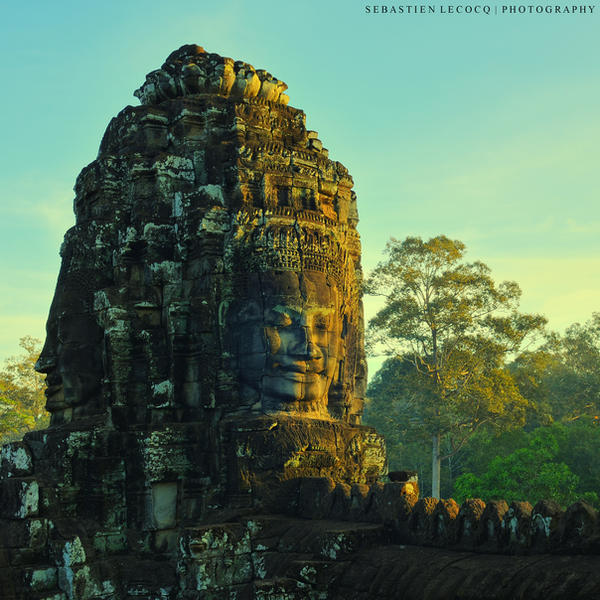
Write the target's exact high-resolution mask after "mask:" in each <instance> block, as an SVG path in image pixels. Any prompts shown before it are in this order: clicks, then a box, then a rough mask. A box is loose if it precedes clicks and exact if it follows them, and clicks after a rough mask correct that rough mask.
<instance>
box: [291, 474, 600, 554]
mask: <svg viewBox="0 0 600 600" xmlns="http://www.w3.org/2000/svg"><path fill="white" fill-rule="evenodd" d="M290 485H292V484H291V483H290ZM293 486H294V489H293V491H292V490H290V491H291V492H292V493H291V494H289V495H288V498H293V500H292V501H291V502H290V504H289V509H290V513H291V514H293V515H294V516H299V517H304V518H310V519H335V520H343V521H355V522H371V523H383V524H384V525H385V528H386V531H387V532H388V534H389V538H388V539H389V541H390V542H393V543H400V544H411V545H420V546H433V547H438V548H448V549H456V550H469V551H473V552H482V553H500V554H541V553H557V554H579V553H586V554H600V522H599V519H598V513H597V511H596V510H595V509H594V508H593V507H592V506H591V505H589V504H588V503H586V502H584V501H579V502H576V503H574V504H572V505H571V506H569V507H568V508H567V509H566V510H562V509H561V507H560V506H559V505H558V504H556V503H555V502H552V501H548V500H541V501H540V502H538V503H537V504H536V505H535V506H533V507H532V506H531V504H529V503H528V502H512V503H510V504H509V503H507V502H506V501H504V500H494V501H490V502H488V503H487V504H486V503H485V502H484V501H483V500H480V499H478V498H475V499H468V500H465V501H464V502H463V503H462V504H461V505H458V504H457V503H456V502H455V501H454V500H452V499H449V500H437V499H435V498H421V499H418V492H417V493H415V492H416V491H417V490H416V487H417V486H415V484H414V483H412V482H402V481H392V482H389V483H385V484H382V483H379V482H377V483H374V484H373V485H371V486H367V485H359V484H355V485H353V486H349V485H346V484H343V483H338V484H334V482H333V481H332V480H331V479H328V478H325V477H319V478H302V479H299V480H296V481H295V482H294V483H293Z"/></svg>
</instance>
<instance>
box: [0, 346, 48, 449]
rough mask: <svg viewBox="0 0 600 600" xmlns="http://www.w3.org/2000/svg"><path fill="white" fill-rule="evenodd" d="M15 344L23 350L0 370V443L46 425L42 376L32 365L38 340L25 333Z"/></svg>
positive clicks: (36, 355) (37, 353) (38, 350)
mask: <svg viewBox="0 0 600 600" xmlns="http://www.w3.org/2000/svg"><path fill="white" fill-rule="evenodd" d="M19 345H20V346H21V348H22V349H23V351H24V353H23V354H22V355H21V356H17V357H11V358H9V359H7V360H6V361H5V363H4V368H3V369H2V370H0V444H4V443H6V442H10V441H13V440H17V439H20V438H21V437H23V434H25V433H27V431H31V430H32V429H40V428H43V427H46V426H47V425H48V422H49V415H48V413H47V412H46V410H45V408H44V407H45V404H46V398H45V396H44V389H45V384H44V376H43V375H40V374H39V373H36V371H35V370H34V368H33V367H34V364H35V361H36V360H37V357H38V356H39V354H40V345H41V344H40V341H39V340H37V339H35V338H32V337H30V336H26V337H23V338H21V340H20V343H19Z"/></svg>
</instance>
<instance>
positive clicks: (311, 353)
mask: <svg viewBox="0 0 600 600" xmlns="http://www.w3.org/2000/svg"><path fill="white" fill-rule="evenodd" d="M320 355H321V352H320V350H319V347H318V346H317V345H316V344H313V343H312V342H311V341H309V342H308V343H307V344H306V356H308V358H319V356H320Z"/></svg>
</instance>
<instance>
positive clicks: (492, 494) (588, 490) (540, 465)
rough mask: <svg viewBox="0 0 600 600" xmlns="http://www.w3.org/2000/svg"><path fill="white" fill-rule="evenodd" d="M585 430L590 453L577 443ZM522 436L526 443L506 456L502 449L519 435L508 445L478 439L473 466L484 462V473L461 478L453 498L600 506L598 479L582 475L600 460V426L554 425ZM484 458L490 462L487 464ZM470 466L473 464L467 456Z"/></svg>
mask: <svg viewBox="0 0 600 600" xmlns="http://www.w3.org/2000/svg"><path fill="white" fill-rule="evenodd" d="M583 430H585V434H586V435H585V436H584V437H585V439H586V442H592V444H591V447H590V448H589V450H587V449H585V450H584V452H583V454H580V450H581V448H582V447H581V445H579V444H578V443H577V440H578V439H580V438H581V435H582V433H584V431H583ZM522 435H523V436H524V438H525V440H524V441H525V444H524V445H523V446H522V447H518V448H515V449H514V450H513V451H512V452H510V453H509V454H503V453H502V451H501V449H502V448H503V447H504V449H506V447H507V445H508V446H510V445H511V443H512V444H514V442H515V441H516V438H515V437H513V439H512V440H504V441H503V442H499V439H498V438H496V439H494V438H493V437H488V439H480V440H474V442H475V443H473V444H471V445H470V448H469V449H468V451H467V452H470V453H471V454H472V455H475V460H474V461H473V459H471V464H470V466H471V467H473V466H475V464H477V462H479V464H480V465H485V470H483V469H482V470H478V469H473V470H472V471H469V472H465V473H464V474H463V475H461V476H459V477H458V478H457V479H456V481H455V482H454V493H453V496H454V498H455V499H456V500H457V501H458V502H462V501H463V500H464V499H465V498H473V497H477V498H482V499H483V500H486V501H489V500H493V499H499V498H504V499H505V500H507V501H508V502H512V501H515V500H520V501H528V502H531V503H532V504H535V503H536V502H537V501H538V500H541V499H549V500H554V501H555V502H558V503H559V504H561V505H563V506H566V505H568V504H571V503H573V502H575V501H576V500H578V499H580V498H584V499H586V500H587V501H588V502H591V503H593V504H596V505H598V495H597V493H596V491H595V490H597V489H598V487H595V486H596V484H597V476H595V475H592V474H591V473H589V474H588V476H587V477H583V476H581V475H580V473H581V474H582V475H583V474H584V473H585V472H586V468H587V466H588V464H589V463H588V461H589V460H591V459H592V458H593V456H594V455H595V456H597V454H595V453H597V452H598V449H600V429H599V428H598V427H595V426H592V425H590V424H588V425H584V426H577V427H572V426H565V425H562V424H554V425H552V426H549V427H538V428H537V429H535V430H534V431H532V432H531V433H529V434H525V433H524V432H523V433H522ZM502 437H503V436H500V438H502ZM477 442H479V444H478V443H477ZM507 442H508V444H507ZM477 446H479V447H477ZM494 448H495V451H493V449H494ZM477 455H478V456H477ZM482 455H483V456H485V457H487V460H485V458H484V459H483V460H482ZM466 463H469V459H468V458H467V460H466ZM486 463H487V464H486ZM586 463H588V464H586ZM594 470H595V471H597V470H596V469H594Z"/></svg>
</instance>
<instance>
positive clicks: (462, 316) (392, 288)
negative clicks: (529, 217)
mask: <svg viewBox="0 0 600 600" xmlns="http://www.w3.org/2000/svg"><path fill="white" fill-rule="evenodd" d="M464 252H465V246H464V244H463V243H462V242H460V241H458V240H450V239H448V238H447V237H445V236H438V237H435V238H432V239H430V240H428V241H426V242H424V241H423V240H422V239H421V238H418V237H409V238H406V240H404V241H402V242H401V241H399V240H395V239H393V238H392V239H391V240H390V242H388V244H387V246H386V254H387V259H386V260H384V261H383V262H381V263H380V264H379V265H378V266H377V267H376V268H375V269H374V271H373V272H372V273H371V275H370V276H369V278H368V279H367V282H366V292H367V293H369V294H375V295H379V296H383V298H384V299H385V301H384V306H383V308H382V309H381V310H379V311H378V312H377V314H376V315H375V317H373V318H372V319H371V320H370V322H369V333H370V341H369V347H370V349H371V351H375V352H377V351H378V350H383V352H384V353H386V354H388V355H392V356H394V355H395V356H398V357H402V358H404V359H405V360H409V361H410V363H411V365H412V369H411V370H410V371H409V372H407V374H406V376H405V377H404V380H403V382H402V385H401V386H400V388H401V389H402V393H403V395H404V403H405V404H406V405H408V406H410V408H411V410H412V411H413V413H414V415H415V416H416V417H417V418H418V421H419V426H420V427H422V428H424V429H426V430H427V431H428V433H429V435H430V436H431V440H432V496H434V497H438V498H439V493H440V464H441V461H442V460H443V459H444V458H447V457H448V456H451V455H453V454H454V453H456V452H457V451H458V450H459V449H460V448H461V447H462V445H463V444H464V443H465V442H466V441H467V439H468V438H469V437H470V436H471V435H472V434H473V433H474V432H475V431H477V429H479V428H480V427H481V426H482V425H485V424H495V425H501V426H507V425H509V424H511V423H512V424H522V423H523V422H524V416H525V407H526V405H527V401H526V400H525V398H523V396H522V395H521V394H520V393H519V391H518V389H517V386H516V385H515V382H514V380H513V378H512V376H511V375H510V373H509V372H508V370H507V369H505V368H504V366H505V361H506V359H507V357H508V356H509V355H511V354H512V353H515V352H517V351H518V350H519V348H520V347H521V346H522V345H523V342H524V341H525V339H526V338H527V337H528V336H530V335H531V334H532V333H533V332H534V331H537V330H540V329H541V328H542V327H543V326H544V324H545V322H546V320H545V319H544V318H543V317H541V316H539V315H528V314H522V313H519V312H518V310H517V309H518V304H519V298H520V295H521V291H520V289H519V286H518V285H517V284H516V283H515V282H508V281H505V282H503V283H501V284H499V285H498V284H496V283H495V282H494V281H493V279H492V278H491V276H490V269H489V268H488V267H487V266H486V265H485V264H483V263H482V262H472V263H466V262H464V261H463V255H464ZM442 436H447V437H448V439H449V441H450V450H449V452H448V453H446V455H445V456H444V455H442V452H441V439H442Z"/></svg>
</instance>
